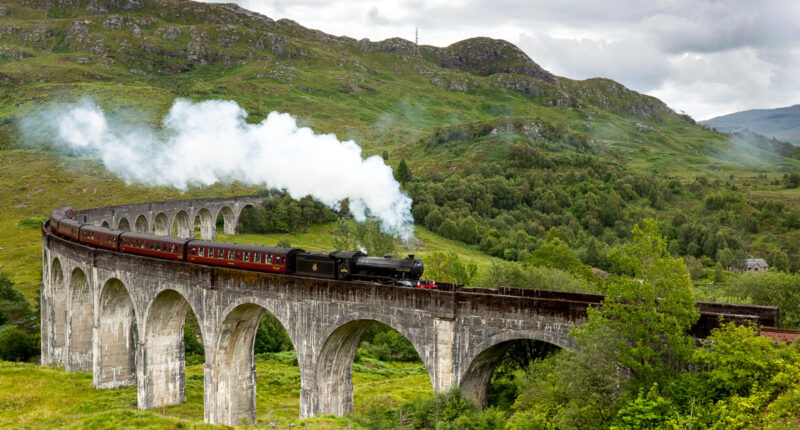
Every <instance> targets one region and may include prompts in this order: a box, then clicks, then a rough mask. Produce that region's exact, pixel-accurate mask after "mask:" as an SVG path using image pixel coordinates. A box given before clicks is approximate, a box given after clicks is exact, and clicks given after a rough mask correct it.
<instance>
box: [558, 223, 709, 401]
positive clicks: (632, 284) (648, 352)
mask: <svg viewBox="0 0 800 430" xmlns="http://www.w3.org/2000/svg"><path fill="white" fill-rule="evenodd" d="M642 224H643V226H642V227H639V226H638V225H636V226H634V228H633V231H632V234H633V239H632V240H631V241H630V242H627V243H625V244H622V245H620V246H618V247H616V248H614V249H612V250H611V251H610V252H609V254H608V259H609V261H610V262H611V263H612V265H614V266H615V267H616V268H617V269H618V270H620V271H621V272H623V273H626V274H630V275H633V276H634V277H635V278H636V279H630V278H617V279H615V280H613V281H611V282H609V285H608V295H607V296H606V298H605V300H603V304H602V306H601V308H599V309H596V308H589V309H588V310H587V311H588V319H587V322H586V323H585V324H584V325H583V326H581V327H579V328H576V329H575V330H574V331H573V335H574V336H575V338H576V341H577V342H578V343H579V344H580V345H582V346H584V348H585V349H586V350H587V351H598V352H602V356H600V357H597V358H598V359H599V360H609V361H611V362H615V363H618V364H619V366H621V367H622V368H623V369H625V370H626V371H627V372H629V374H630V375H631V376H632V377H633V381H634V382H635V385H637V386H640V387H649V386H650V385H651V384H652V383H656V382H659V381H661V380H665V379H668V378H669V376H672V375H674V373H675V372H676V371H677V369H680V368H681V367H682V366H685V365H686V364H688V362H689V359H690V357H691V354H692V351H693V345H694V340H693V339H692V337H691V336H690V335H689V334H688V332H689V329H690V328H691V326H692V324H694V322H695V321H697V318H698V317H699V312H698V310H697V308H696V307H695V304H694V299H693V297H692V283H691V280H690V279H689V274H688V272H687V270H686V266H685V264H684V263H683V260H681V259H676V258H673V257H672V256H670V255H669V253H668V252H667V241H666V239H665V238H664V237H662V236H661V234H660V232H659V230H658V224H657V222H656V220H655V219H652V218H647V219H645V220H644V221H643V223H642Z"/></svg>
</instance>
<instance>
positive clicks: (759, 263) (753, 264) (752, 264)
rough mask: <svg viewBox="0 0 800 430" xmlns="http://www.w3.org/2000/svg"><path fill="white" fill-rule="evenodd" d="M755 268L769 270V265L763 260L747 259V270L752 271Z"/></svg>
mask: <svg viewBox="0 0 800 430" xmlns="http://www.w3.org/2000/svg"><path fill="white" fill-rule="evenodd" d="M755 267H763V268H765V269H769V264H767V262H766V261H764V259H763V258H748V259H747V268H748V269H752V268H755Z"/></svg>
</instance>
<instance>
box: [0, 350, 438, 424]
mask: <svg viewBox="0 0 800 430" xmlns="http://www.w3.org/2000/svg"><path fill="white" fill-rule="evenodd" d="M379 370H380V371H374V370H367V371H366V372H363V371H362V372H359V371H358V368H356V370H355V371H354V372H353V383H354V401H355V408H356V411H358V410H359V409H360V408H362V407H365V406H366V405H367V404H371V403H375V402H383V403H386V402H391V403H398V402H402V401H406V400H410V399H413V398H415V397H418V396H430V395H432V393H433V390H432V388H431V385H430V379H429V377H428V374H427V373H426V372H425V370H424V367H422V365H421V364H418V363H388V364H386V365H385V368H384V369H379ZM380 373H385V375H381V374H380ZM256 384H257V385H256V386H257V388H256V394H257V399H256V410H257V415H258V418H257V419H258V421H259V422H258V424H260V425H266V424H268V423H272V422H275V423H277V424H279V425H280V426H281V427H283V426H285V425H287V424H289V423H297V422H298V419H297V417H298V414H299V410H300V409H299V408H300V404H299V402H300V400H299V398H300V373H299V371H298V368H297V366H293V365H289V364H283V363H280V362H278V361H259V362H257V364H256ZM301 425H304V426H305V428H311V429H335V428H337V429H338V428H346V427H350V428H352V426H353V423H352V422H351V421H350V420H349V419H348V418H334V417H319V418H312V419H309V420H304V421H302V424H301ZM0 427H2V428H26V429H50V428H56V427H58V428H75V429H78V428H80V429H83V428H144V427H146V428H164V429H169V428H181V427H184V428H193V429H194V428H196V429H203V428H224V427H222V426H210V425H206V424H203V366H202V365H194V366H187V368H186V403H184V404H181V405H177V406H170V407H167V408H164V409H162V410H151V411H140V410H137V409H136V387H123V388H118V389H110V390H95V389H94V388H93V387H92V377H91V374H89V373H65V372H64V371H63V369H55V368H48V367H39V366H35V365H30V364H18V363H8V362H3V361H0ZM356 427H357V426H356Z"/></svg>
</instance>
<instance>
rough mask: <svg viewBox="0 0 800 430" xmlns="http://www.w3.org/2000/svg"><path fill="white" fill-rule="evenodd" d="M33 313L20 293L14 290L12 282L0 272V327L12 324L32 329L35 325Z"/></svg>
mask: <svg viewBox="0 0 800 430" xmlns="http://www.w3.org/2000/svg"><path fill="white" fill-rule="evenodd" d="M34 320H35V318H34V315H33V312H32V311H31V309H30V306H29V305H28V301H27V300H26V299H25V296H23V295H22V293H21V292H20V291H19V290H17V289H16V288H14V282H13V281H12V280H11V278H9V277H8V274H6V273H5V272H0V326H2V325H4V324H13V325H16V326H17V327H20V328H27V329H32V327H31V325H33V324H35V321H34Z"/></svg>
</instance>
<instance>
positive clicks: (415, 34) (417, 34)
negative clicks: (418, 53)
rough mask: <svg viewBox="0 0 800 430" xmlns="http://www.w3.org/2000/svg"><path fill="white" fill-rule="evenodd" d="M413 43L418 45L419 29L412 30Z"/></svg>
mask: <svg viewBox="0 0 800 430" xmlns="http://www.w3.org/2000/svg"><path fill="white" fill-rule="evenodd" d="M414 43H415V44H417V45H419V27H415V28H414Z"/></svg>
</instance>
